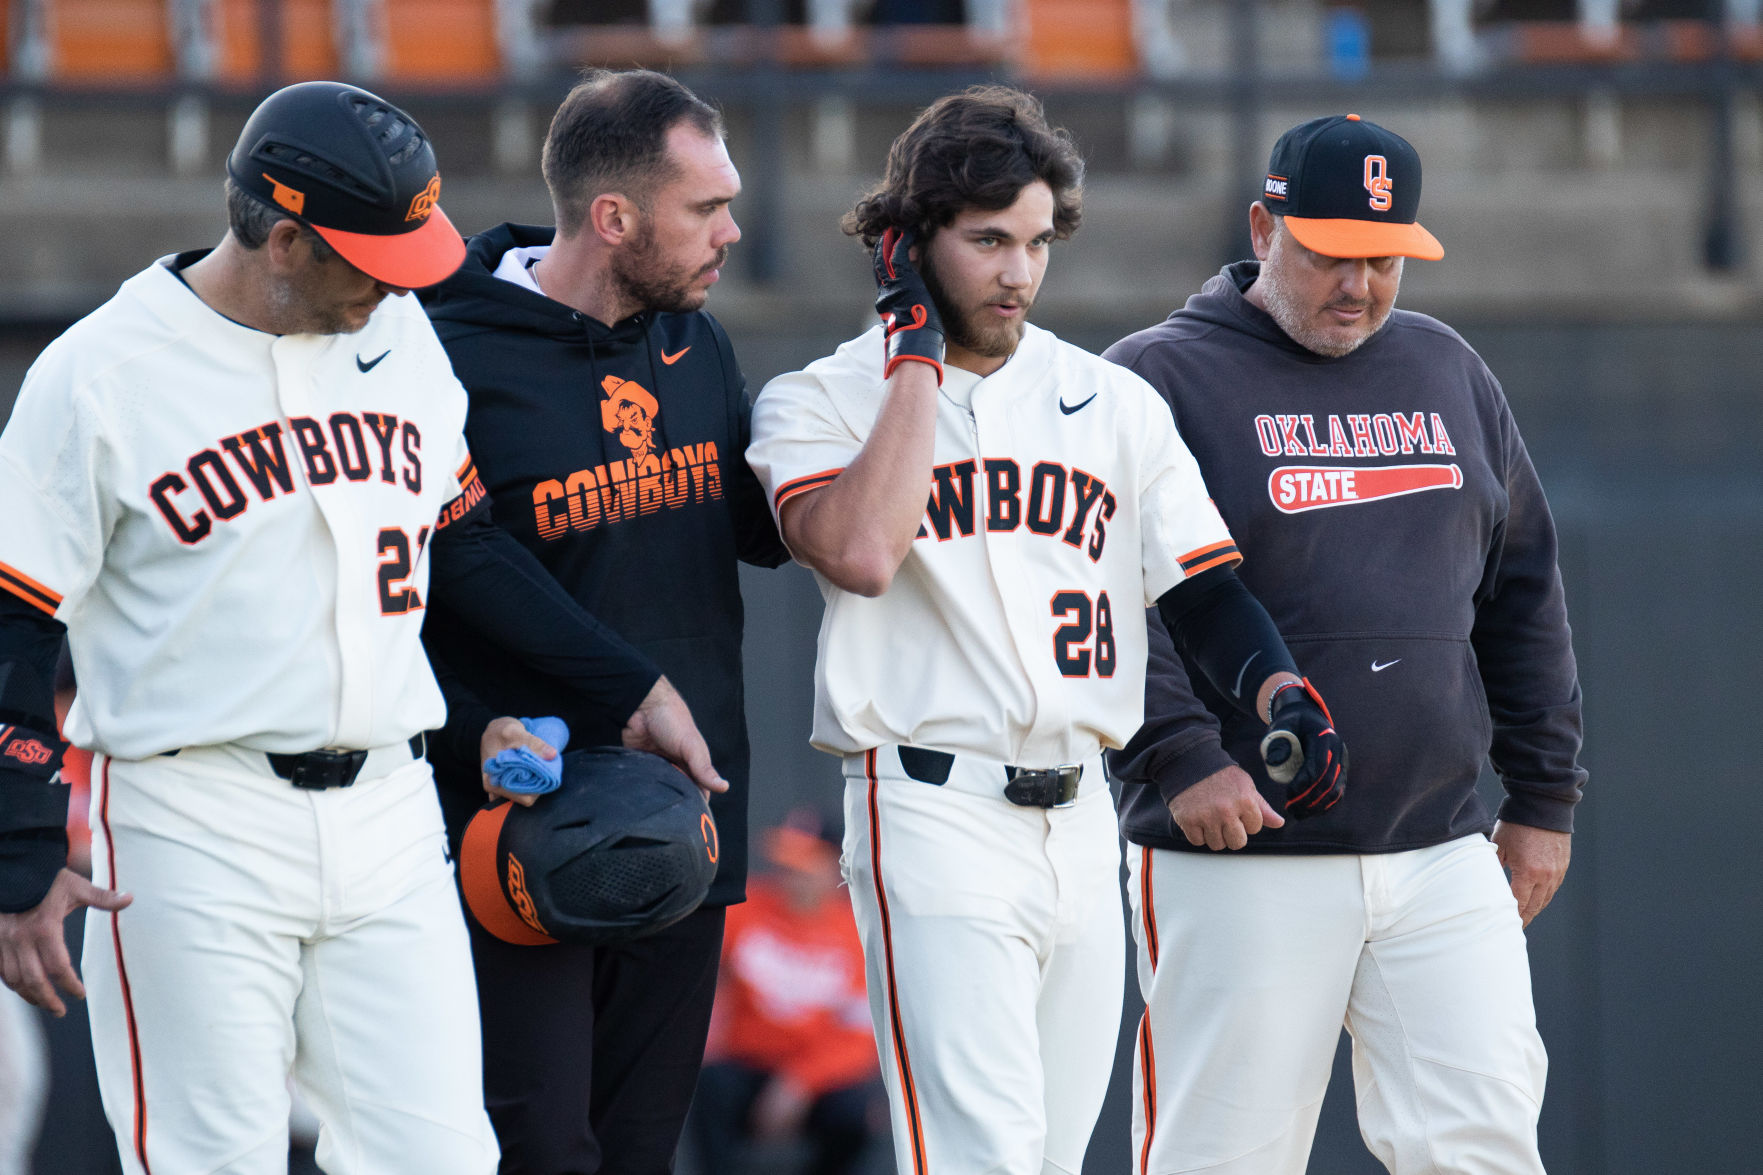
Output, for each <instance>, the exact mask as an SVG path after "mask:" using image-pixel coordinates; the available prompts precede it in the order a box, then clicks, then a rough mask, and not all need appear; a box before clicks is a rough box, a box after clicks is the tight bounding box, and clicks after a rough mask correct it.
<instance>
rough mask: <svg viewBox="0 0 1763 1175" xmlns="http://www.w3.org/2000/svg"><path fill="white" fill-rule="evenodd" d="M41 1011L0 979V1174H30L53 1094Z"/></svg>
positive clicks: (47, 1047)
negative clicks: (44, 1108) (45, 1106)
mask: <svg viewBox="0 0 1763 1175" xmlns="http://www.w3.org/2000/svg"><path fill="white" fill-rule="evenodd" d="M40 1017H41V1013H40V1012H38V1011H37V1009H36V1008H34V1007H32V1006H31V1005H30V1004H27V1003H25V1001H24V997H23V996H21V995H19V994H18V993H16V992H14V991H13V990H12V989H11V988H10V987H6V986H5V985H3V984H0V1175H30V1173H31V1153H32V1152H33V1151H35V1150H36V1148H37V1134H38V1131H39V1130H40V1129H41V1128H42V1125H43V1105H44V1103H45V1102H46V1101H47V1100H48V1097H49V1046H48V1042H47V1040H46V1039H45V1037H44V1033H43V1023H42V1020H41V1019H40Z"/></svg>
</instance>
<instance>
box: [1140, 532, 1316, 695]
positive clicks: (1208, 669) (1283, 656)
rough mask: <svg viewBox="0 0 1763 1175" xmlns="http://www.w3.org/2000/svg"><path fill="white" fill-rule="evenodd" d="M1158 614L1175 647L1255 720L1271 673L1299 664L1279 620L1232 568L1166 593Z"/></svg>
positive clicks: (1199, 577) (1214, 571)
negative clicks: (1258, 701)
mask: <svg viewBox="0 0 1763 1175" xmlns="http://www.w3.org/2000/svg"><path fill="white" fill-rule="evenodd" d="M1157 612H1158V615H1160V616H1162V618H1163V623H1164V624H1166V625H1167V626H1168V627H1169V635H1170V636H1171V637H1173V638H1175V644H1176V647H1177V648H1178V649H1180V650H1181V651H1182V653H1183V654H1185V655H1186V656H1187V657H1188V658H1189V659H1190V660H1192V661H1193V662H1194V664H1196V665H1198V666H1199V667H1200V669H1201V671H1202V672H1204V673H1205V674H1206V677H1207V679H1208V680H1210V681H1211V682H1212V685H1213V687H1214V688H1215V689H1217V690H1218V692H1219V693H1221V694H1223V695H1224V696H1225V697H1226V698H1228V699H1230V702H1231V704H1232V705H1234V706H1235V707H1236V708H1237V709H1239V710H1241V711H1242V712H1243V713H1245V714H1248V715H1250V716H1251V717H1253V718H1257V719H1262V718H1263V717H1264V716H1263V715H1261V714H1260V713H1258V712H1257V711H1256V708H1255V696H1256V694H1257V693H1259V692H1260V686H1261V683H1262V682H1264V681H1266V680H1267V675H1268V674H1270V673H1278V672H1280V671H1281V670H1284V671H1286V672H1287V673H1291V674H1294V675H1296V674H1297V673H1298V666H1297V663H1296V662H1295V661H1293V660H1292V654H1291V652H1290V651H1289V650H1288V649H1287V648H1286V643H1285V640H1284V639H1283V638H1282V637H1281V636H1280V635H1279V629H1277V628H1275V627H1274V625H1273V618H1272V617H1270V616H1268V615H1267V609H1265V608H1263V607H1262V606H1261V601H1260V600H1257V599H1256V598H1255V597H1254V596H1253V595H1251V594H1250V593H1249V589H1248V588H1247V587H1246V586H1244V584H1243V581H1242V580H1240V579H1238V578H1237V573H1236V571H1235V570H1234V569H1233V568H1230V567H1214V568H1212V569H1211V570H1210V571H1202V572H1201V573H1200V574H1199V575H1196V576H1194V577H1193V578H1192V579H1184V580H1183V581H1182V582H1180V583H1178V584H1176V585H1175V586H1174V587H1172V588H1170V589H1169V590H1168V591H1167V592H1164V593H1163V595H1162V597H1161V598H1159V599H1158V601H1157Z"/></svg>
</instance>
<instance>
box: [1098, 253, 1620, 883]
mask: <svg viewBox="0 0 1763 1175" xmlns="http://www.w3.org/2000/svg"><path fill="white" fill-rule="evenodd" d="M1259 272H1260V267H1259V264H1258V263H1256V262H1240V263H1238V264H1236V265H1232V266H1228V267H1226V269H1225V270H1224V271H1223V272H1222V273H1220V274H1219V275H1218V276H1216V277H1214V278H1212V279H1211V280H1209V281H1208V282H1207V283H1206V285H1205V287H1204V288H1203V289H1202V290H1201V291H1200V293H1199V294H1197V295H1195V296H1194V297H1192V298H1190V299H1188V302H1187V305H1186V306H1184V307H1183V308H1182V309H1180V310H1177V311H1176V312H1175V313H1174V314H1171V315H1170V316H1169V318H1167V319H1166V320H1164V321H1163V322H1161V323H1159V324H1157V325H1156V326H1153V327H1150V328H1149V329H1147V330H1142V331H1139V332H1138V333H1137V334H1134V335H1130V336H1128V337H1127V338H1125V339H1122V340H1121V341H1120V342H1118V343H1116V344H1115V345H1114V346H1112V347H1110V348H1109V349H1108V350H1107V351H1106V352H1105V355H1106V357H1107V358H1109V359H1112V360H1114V361H1115V362H1117V363H1120V364H1123V365H1124V366H1126V367H1128V368H1131V369H1132V370H1133V371H1136V372H1137V373H1138V374H1140V375H1142V376H1144V377H1145V379H1147V380H1148V381H1150V383H1151V385H1152V386H1153V387H1155V388H1156V389H1157V390H1158V391H1159V392H1161V393H1162V395H1163V397H1164V399H1166V400H1167V401H1168V402H1169V405H1170V408H1171V409H1172V410H1173V411H1174V413H1175V422H1176V426H1177V428H1178V429H1179V430H1180V432H1181V436H1182V439H1183V440H1184V441H1185V442H1186V443H1187V446H1188V448H1189V449H1190V450H1191V451H1192V452H1193V454H1194V457H1195V458H1196V459H1197V460H1198V461H1199V463H1200V471H1201V473H1202V474H1204V476H1205V478H1206V485H1207V488H1208V489H1209V490H1210V491H1211V493H1212V497H1213V500H1214V502H1215V503H1216V504H1217V506H1218V508H1219V511H1220V512H1221V513H1222V514H1223V515H1224V520H1225V522H1226V524H1227V525H1228V526H1229V527H1230V530H1231V534H1232V536H1233V537H1234V538H1235V539H1236V541H1237V545H1238V546H1239V547H1240V548H1241V549H1242V552H1243V563H1242V564H1241V566H1240V567H1239V568H1238V574H1239V575H1240V576H1241V577H1242V580H1243V582H1244V583H1245V584H1247V585H1248V587H1249V589H1250V591H1252V592H1253V593H1254V594H1255V596H1256V597H1257V598H1258V599H1259V600H1260V601H1261V602H1262V604H1264V605H1265V606H1266V608H1267V610H1268V612H1269V614H1271V615H1272V617H1273V620H1274V623H1276V624H1277V625H1278V626H1279V630H1280V632H1281V633H1282V634H1283V635H1284V636H1285V639H1286V644H1287V645H1288V646H1289V647H1290V649H1291V651H1292V655H1293V656H1294V657H1295V658H1296V659H1297V662H1298V665H1299V666H1300V668H1301V669H1302V670H1303V672H1304V674H1305V675H1306V676H1307V677H1308V678H1309V679H1310V680H1311V681H1312V682H1313V683H1315V685H1316V687H1317V689H1318V690H1319V691H1320V692H1321V694H1322V696H1323V698H1324V699H1326V701H1327V703H1328V705H1329V708H1330V710H1331V711H1332V713H1333V716H1334V719H1335V725H1336V727H1337V728H1338V729H1339V731H1340V733H1341V736H1342V738H1343V739H1345V741H1346V744H1347V752H1348V756H1349V760H1348V761H1349V769H1348V772H1347V790H1346V796H1345V798H1344V799H1343V800H1342V801H1341V802H1340V803H1339V804H1337V805H1336V806H1335V807H1334V808H1333V809H1331V810H1330V811H1328V812H1326V813H1323V814H1322V815H1320V816H1317V817H1314V818H1312V819H1309V820H1303V821H1298V820H1290V819H1288V820H1287V822H1286V824H1285V826H1284V827H1283V828H1278V829H1266V830H1264V831H1262V832H1259V833H1257V834H1256V835H1254V836H1252V837H1250V838H1249V844H1248V848H1247V849H1245V850H1243V851H1245V852H1251V853H1253V852H1299V853H1335V852H1348V853H1377V852H1393V851H1397V850H1402V849H1414V848H1423V847H1425V846H1428V845H1434V844H1440V843H1443V842H1444V841H1447V840H1451V839H1453V838H1455V837H1459V836H1463V835H1465V834H1468V833H1471V832H1476V831H1482V832H1486V831H1488V830H1489V829H1490V828H1491V826H1492V820H1491V818H1490V816H1489V814H1488V812H1487V811H1486V809H1485V808H1484V807H1483V805H1482V803H1481V801H1480V800H1479V799H1478V798H1477V796H1476V794H1475V781H1476V776H1477V775H1478V774H1479V773H1480V770H1481V765H1482V764H1483V762H1485V761H1488V760H1489V759H1490V758H1491V760H1492V762H1493V765H1494V768H1495V770H1496V771H1497V772H1498V773H1499V776H1500V779H1501V782H1502V783H1503V784H1504V785H1505V789H1506V799H1505V801H1504V803H1503V804H1502V805H1501V808H1500V812H1499V816H1500V819H1502V820H1509V821H1512V822H1513V823H1517V824H1526V825H1533V826H1535V827H1539V828H1548V829H1553V830H1556V831H1561V832H1567V831H1571V830H1572V827H1573V805H1574V804H1575V803H1577V802H1578V800H1579V798H1580V790H1581V787H1582V786H1583V784H1584V781H1585V772H1584V771H1583V770H1581V769H1580V767H1579V766H1578V762H1577V758H1578V754H1579V748H1580V692H1579V679H1578V673H1577V670H1576V668H1575V663H1574V657H1573V646H1572V641H1571V634H1570V633H1569V631H1568V626H1567V609H1566V603H1565V599H1564V597H1563V594H1562V589H1561V575H1560V572H1559V570H1558V568H1557V566H1556V553H1555V549H1556V543H1555V527H1554V522H1553V520H1552V519H1551V518H1550V515H1549V508H1548V504H1547V502H1546V501H1544V498H1543V492H1542V487H1541V486H1540V485H1539V484H1538V482H1537V477H1536V471H1535V470H1534V469H1533V468H1532V466H1531V463H1530V457H1529V455H1528V454H1527V453H1526V452H1525V448H1524V442H1523V441H1522V440H1521V439H1520V438H1519V435H1518V428H1517V425H1516V424H1515V423H1514V422H1513V419H1512V413H1511V410H1510V408H1509V407H1508V406H1507V404H1506V398H1505V395H1504V393H1502V392H1501V390H1500V385H1499V383H1498V382H1497V381H1496V380H1495V379H1494V377H1493V374H1492V373H1491V372H1490V371H1489V370H1488V369H1487V366H1486V365H1485V364H1484V363H1483V362H1482V361H1481V358H1480V357H1479V356H1478V355H1476V353H1475V352H1474V351H1473V350H1471V349H1470V347H1469V345H1468V344H1467V343H1465V342H1464V341H1463V340H1462V338H1460V337H1459V336H1458V335H1457V334H1456V332H1454V331H1452V330H1451V329H1450V328H1449V327H1447V326H1445V325H1444V324H1443V323H1440V322H1438V321H1436V320H1434V319H1431V318H1428V317H1427V316H1425V315H1423V314H1413V313H1409V312H1406V311H1402V310H1395V311H1392V312H1391V314H1390V317H1389V320H1388V321H1387V322H1386V323H1385V324H1384V326H1383V327H1382V328H1380V329H1379V330H1378V332H1377V333H1376V334H1375V335H1373V336H1372V337H1371V338H1370V339H1368V340H1367V341H1366V342H1365V343H1364V344H1362V345H1361V346H1360V347H1359V348H1358V349H1357V350H1355V351H1353V352H1352V353H1350V354H1348V355H1346V356H1343V357H1341V358H1338V359H1331V358H1327V357H1325V356H1321V355H1317V354H1315V353H1313V352H1311V351H1309V350H1306V349H1305V348H1304V347H1302V346H1300V345H1299V344H1298V343H1296V342H1294V341H1293V340H1292V339H1291V338H1290V337H1288V336H1287V335H1286V333H1285V332H1284V331H1283V330H1281V329H1280V327H1279V325H1278V324H1277V323H1276V322H1274V320H1273V319H1272V317H1270V316H1269V315H1268V314H1267V313H1266V312H1265V311H1263V310H1261V309H1260V308H1259V307H1257V306H1255V305H1254V304H1252V303H1250V302H1249V301H1248V300H1247V299H1246V298H1244V297H1243V291H1245V290H1247V289H1248V288H1249V286H1250V285H1252V284H1253V283H1254V281H1255V278H1256V277H1257V276H1258V274H1259ZM1150 625H1151V630H1152V631H1151V657H1150V666H1149V673H1148V676H1147V681H1146V691H1145V726H1144V728H1143V729H1141V730H1140V731H1139V733H1138V734H1137V735H1136V736H1135V737H1134V738H1133V740H1132V741H1131V742H1130V743H1129V744H1128V745H1127V746H1126V747H1125V748H1124V749H1122V750H1119V751H1115V752H1111V753H1110V765H1111V767H1112V768H1113V770H1114V772H1115V774H1116V775H1118V776H1119V777H1120V779H1121V781H1122V785H1123V796H1122V804H1121V828H1122V831H1123V832H1124V833H1125V835H1126V838H1127V839H1128V840H1129V841H1131V842H1133V843H1134V844H1140V845H1148V846H1150V847H1153V848H1165V849H1182V850H1194V851H1199V852H1205V851H1207V850H1206V849H1204V848H1203V847H1202V848H1199V849H1195V846H1193V845H1190V844H1189V843H1188V841H1187V839H1186V838H1185V837H1184V836H1182V834H1181V832H1180V831H1179V830H1178V829H1177V828H1176V827H1175V822H1174V820H1173V819H1172V818H1171V817H1170V814H1169V810H1168V807H1167V804H1168V801H1169V800H1170V799H1171V798H1173V797H1174V796H1175V795H1176V794H1178V793H1179V792H1180V791H1182V790H1183V789H1184V788H1186V787H1188V786H1191V785H1192V784H1194V783H1197V782H1198V781H1199V780H1201V779H1202V778H1204V777H1206V776H1207V775H1210V774H1212V773H1213V772H1214V771H1217V770H1219V769H1220V768H1222V767H1225V766H1228V765H1229V764H1230V763H1231V761H1232V760H1234V761H1236V762H1237V763H1238V764H1240V765H1242V766H1243V767H1244V768H1245V769H1246V770H1247V771H1248V772H1249V774H1250V775H1251V777H1253V778H1254V780H1255V783H1256V786H1257V787H1258V788H1260V789H1261V792H1262V794H1263V795H1265V796H1266V797H1267V798H1268V800H1269V802H1270V803H1272V804H1273V806H1274V808H1275V810H1278V809H1279V808H1280V807H1281V805H1282V803H1283V801H1284V792H1283V789H1281V788H1280V787H1278V786H1277V785H1275V784H1273V783H1272V782H1271V781H1270V780H1269V779H1268V778H1267V775H1266V772H1265V770H1264V769H1263V768H1262V766H1261V759H1260V755H1259V754H1258V752H1257V746H1258V743H1259V740H1260V738H1261V736H1262V734H1263V733H1264V732H1265V727H1264V726H1263V724H1262V723H1261V722H1259V721H1255V720H1251V719H1249V718H1248V717H1246V716H1245V715H1243V714H1241V713H1240V712H1238V711H1237V710H1236V709H1235V708H1233V707H1232V706H1230V705H1229V704H1227V703H1226V702H1225V701H1224V699H1223V698H1222V697H1220V696H1219V694H1218V693H1217V691H1215V690H1214V689H1212V687H1211V685H1210V683H1208V682H1207V681H1206V679H1205V678H1204V676H1203V675H1201V674H1199V673H1197V672H1195V671H1194V666H1192V665H1190V664H1184V663H1183V660H1182V659H1181V657H1179V656H1178V655H1177V654H1176V651H1175V649H1174V647H1173V646H1172V644H1171V643H1170V640H1169V637H1168V635H1167V633H1166V632H1164V631H1163V628H1162V625H1161V623H1160V622H1159V621H1158V619H1157V615H1156V612H1155V611H1153V612H1152V613H1151V614H1150Z"/></svg>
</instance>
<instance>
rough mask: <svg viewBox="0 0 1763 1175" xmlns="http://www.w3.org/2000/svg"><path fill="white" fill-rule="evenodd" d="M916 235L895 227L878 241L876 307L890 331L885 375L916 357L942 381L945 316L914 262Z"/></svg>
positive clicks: (883, 376) (883, 375)
mask: <svg viewBox="0 0 1763 1175" xmlns="http://www.w3.org/2000/svg"><path fill="white" fill-rule="evenodd" d="M915 239H916V238H915V236H914V234H913V232H912V230H910V229H907V230H906V231H904V232H902V231H901V230H899V229H897V228H891V229H889V230H887V231H886V232H885V233H883V234H882V238H881V240H879V241H877V242H876V243H875V284H876V289H877V293H876V295H875V311H876V313H877V314H879V315H881V318H882V324H883V325H884V326H886V327H887V331H888V336H887V359H886V362H885V363H884V364H883V366H882V378H883V379H886V378H888V377H889V376H890V375H893V374H894V368H895V367H897V366H899V365H900V364H902V363H904V362H906V361H907V360H909V359H912V360H917V361H918V362H920V363H928V364H930V365H931V366H932V367H934V368H936V369H937V383H938V384H941V383H942V382H943V320H942V317H941V316H940V315H938V314H937V304H936V302H934V301H933V300H932V299H931V296H930V290H928V289H926V288H925V284H924V278H923V277H922V276H920V274H919V272H918V270H916V269H914V268H913V266H912V245H913V243H914V241H915Z"/></svg>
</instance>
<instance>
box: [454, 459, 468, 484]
mask: <svg viewBox="0 0 1763 1175" xmlns="http://www.w3.org/2000/svg"><path fill="white" fill-rule="evenodd" d="M471 467H472V460H471V454H470V453H467V454H466V455H465V464H464V465H461V466H460V467H459V468H458V470H456V471H455V472H454V474H453V479H454V480H455V481H458V482H461V483H463V482H464V481H465V475H466V474H468V473H470V472H471Z"/></svg>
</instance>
